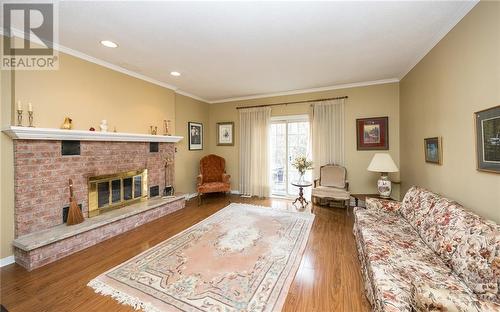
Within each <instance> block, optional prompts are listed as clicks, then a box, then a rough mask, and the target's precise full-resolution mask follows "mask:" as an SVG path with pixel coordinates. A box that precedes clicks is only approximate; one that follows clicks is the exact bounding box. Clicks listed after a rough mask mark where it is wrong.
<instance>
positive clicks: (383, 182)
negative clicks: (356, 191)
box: [377, 172, 392, 198]
mask: <svg viewBox="0 0 500 312" xmlns="http://www.w3.org/2000/svg"><path fill="white" fill-rule="evenodd" d="M377 190H378V193H379V195H380V197H382V198H390V197H391V192H392V183H391V180H389V177H388V176H387V172H382V174H381V175H380V179H378V181H377Z"/></svg>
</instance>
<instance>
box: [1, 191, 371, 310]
mask: <svg viewBox="0 0 500 312" xmlns="http://www.w3.org/2000/svg"><path fill="white" fill-rule="evenodd" d="M229 200H231V201H232V202H244V203H250V204H255V205H263V206H271V207H277V208H287V209H295V208H293V207H292V206H291V205H290V201H287V200H284V199H275V198H273V199H253V198H252V199H248V198H240V197H238V196H234V195H232V196H227V197H226V196H217V195H215V196H208V197H207V198H206V199H204V203H203V205H201V206H198V205H197V202H196V200H192V201H189V202H188V203H187V205H186V208H185V209H182V210H179V211H176V212H174V213H173V214H170V215H168V216H165V217H163V218H160V219H158V220H155V221H153V222H150V223H148V224H146V225H143V226H140V227H138V228H136V229H134V230H132V231H129V232H126V233H123V234H121V235H119V236H116V237H114V238H112V239H109V240H107V241H104V242H102V243H100V244H98V245H95V246H93V247H90V248H88V249H85V250H82V251H80V252H78V253H75V254H73V255H71V256H68V257H66V258H64V259H62V260H60V261H57V262H54V263H51V264H49V265H47V266H45V267H42V268H40V269H37V270H34V271H32V272H27V271H26V270H25V269H23V268H22V267H20V266H19V265H17V264H13V265H9V266H6V267H3V268H1V269H0V278H1V281H0V288H1V289H0V303H1V304H2V305H3V306H4V307H6V308H7V309H8V311H11V312H16V311H23V312H25V311H106V312H107V311H117V312H121V311H133V309H131V308H130V307H127V306H124V305H120V304H118V303H117V302H116V301H115V300H113V299H111V298H110V297H107V296H101V295H98V294H95V293H94V291H93V290H92V289H90V288H89V287H87V286H86V285H87V283H88V282H89V281H90V280H91V279H93V278H95V277H96V276H98V275H99V274H101V273H103V272H104V271H107V270H109V269H111V268H113V267H114V266H116V265H118V264H120V263H123V262H124V261H126V260H128V259H130V258H132V257H133V256H135V255H137V254H139V253H141V252H143V251H145V250H147V249H149V248H151V247H153V246H154V245H156V244H158V243H160V242H162V241H164V240H165V239H167V238H169V237H171V236H173V235H175V234H177V233H179V232H180V231H182V230H184V229H186V228H188V227H189V226H191V225H193V224H195V223H197V222H199V221H201V220H203V219H205V218H207V217H208V216H210V215H212V214H213V213H215V212H216V211H218V210H220V209H222V208H224V207H225V206H226V205H227V204H228V203H229ZM313 211H314V214H316V219H315V220H314V224H313V227H312V230H311V234H310V237H309V241H308V244H307V247H306V250H305V252H304V256H303V258H302V262H301V264H300V267H299V269H298V271H297V274H296V276H295V279H294V281H293V283H292V285H291V287H290V290H289V294H288V297H287V300H286V302H285V305H284V307H283V310H282V311H285V312H291V311H308V312H309V311H318V312H326V311H349V312H351V311H360V312H363V311H370V306H369V304H368V302H367V300H366V298H365V296H364V291H363V285H362V281H361V274H360V266H359V262H358V259H357V253H356V248H355V242H354V237H353V235H352V226H353V215H352V211H350V210H344V209H342V208H330V207H320V206H315V207H314V209H313Z"/></svg>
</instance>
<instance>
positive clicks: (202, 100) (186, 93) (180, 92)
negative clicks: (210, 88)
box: [175, 89, 210, 103]
mask: <svg viewBox="0 0 500 312" xmlns="http://www.w3.org/2000/svg"><path fill="white" fill-rule="evenodd" d="M175 93H178V94H181V95H184V96H187V97H190V98H192V99H195V100H198V101H201V102H205V103H210V101H208V100H205V99H204V98H201V97H199V96H196V95H194V94H191V93H188V92H186V91H182V90H179V89H178V90H175Z"/></svg>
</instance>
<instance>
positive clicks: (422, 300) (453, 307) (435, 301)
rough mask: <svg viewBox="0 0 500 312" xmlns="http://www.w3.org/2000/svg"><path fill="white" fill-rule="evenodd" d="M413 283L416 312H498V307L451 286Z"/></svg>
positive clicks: (499, 309) (413, 302)
mask: <svg viewBox="0 0 500 312" xmlns="http://www.w3.org/2000/svg"><path fill="white" fill-rule="evenodd" d="M443 286H444V285H434V283H423V282H414V283H413V287H412V292H411V294H412V306H413V308H414V310H415V311H417V312H429V311H471V312H480V311H481V312H494V311H496V312H498V311H500V305H498V304H496V303H494V302H490V301H482V300H478V299H476V298H474V297H473V296H470V295H469V294H468V293H463V292H461V291H458V290H456V289H454V288H453V286H452V285H449V286H448V287H443Z"/></svg>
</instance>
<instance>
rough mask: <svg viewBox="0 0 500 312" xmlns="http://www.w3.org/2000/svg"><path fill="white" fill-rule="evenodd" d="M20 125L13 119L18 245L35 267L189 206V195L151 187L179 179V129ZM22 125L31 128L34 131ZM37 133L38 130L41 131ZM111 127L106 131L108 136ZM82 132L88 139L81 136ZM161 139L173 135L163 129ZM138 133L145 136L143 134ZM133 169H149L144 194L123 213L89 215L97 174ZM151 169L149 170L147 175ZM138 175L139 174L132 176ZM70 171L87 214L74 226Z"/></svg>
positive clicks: (19, 254)
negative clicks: (151, 131)
mask: <svg viewBox="0 0 500 312" xmlns="http://www.w3.org/2000/svg"><path fill="white" fill-rule="evenodd" d="M16 128H19V127H11V128H10V129H11V132H9V131H5V132H6V133H7V134H9V135H10V136H11V137H13V138H14V139H15V140H14V173H15V185H14V190H15V218H14V219H15V237H16V239H15V241H14V249H15V257H16V262H18V263H19V264H21V265H23V266H24V267H26V268H27V269H28V270H31V269H34V268H36V267H39V266H42V265H44V264H47V263H50V262H52V261H55V260H57V259H59V258H62V257H64V256H66V255H68V254H70V253H73V252H76V251H78V250H81V249H84V248H86V247H89V246H90V245H92V244H96V243H98V242H100V241H102V240H104V239H107V238H110V237H111V236H113V235H117V234H119V233H121V232H123V231H126V230H129V229H131V228H133V227H135V226H138V225H140V224H144V223H146V222H149V221H152V220H153V219H156V218H158V217H161V216H162V215H165V214H167V213H171V212H173V211H175V210H178V209H180V208H182V207H184V198H183V197H171V198H168V200H167V199H164V198H163V199H162V198H160V197H159V196H156V197H155V196H150V195H151V194H149V193H150V192H149V190H150V189H156V190H158V189H160V190H163V189H164V188H165V186H166V185H172V184H173V182H174V181H173V178H174V175H173V174H174V171H173V161H172V160H174V159H175V157H174V156H175V155H174V151H175V144H174V142H175V140H177V141H178V140H179V139H181V138H180V137H173V138H174V139H172V140H171V141H172V142H161V140H160V137H159V136H149V135H137V136H134V135H132V134H125V135H122V136H120V134H100V133H95V134H94V133H89V132H88V131H79V133H76V131H75V132H74V131H70V132H71V133H70V132H68V131H63V130H58V129H31V130H30V129H16ZM16 131H17V132H16ZM22 131H28V132H27V133H28V134H24V133H23V132H22ZM29 131H31V132H29ZM44 131H45V132H51V133H52V132H53V133H55V135H49V136H48V139H45V138H44V137H43V135H41V134H40V133H39V132H42V133H43V132H44ZM32 133H35V134H36V135H35V137H33V134H32ZM68 134H70V135H72V137H69V138H70V139H71V142H72V146H71V148H70V150H71V152H68V149H67V147H65V142H67V140H65V139H67V138H68V137H67V136H68ZM103 135H104V136H105V137H102V136H103ZM46 136H47V135H46ZM54 136H55V137H56V138H59V137H58V136H60V138H61V139H60V140H57V139H53V137H54ZM89 137H90V138H89ZM78 138H83V139H84V140H81V141H79V140H76V139H78ZM161 139H162V140H164V141H165V140H167V139H166V138H163V137H161ZM137 140H144V141H145V142H144V141H139V142H136V141H137ZM153 140H158V141H160V142H153ZM75 143H77V144H75ZM75 147H77V148H75ZM65 148H66V150H65ZM167 160H169V161H170V162H169V163H170V166H169V168H168V170H167V171H165V163H166V161H167ZM127 172H129V173H130V172H140V173H141V177H143V178H144V177H146V179H147V184H146V185H147V186H148V187H146V188H144V189H142V190H141V191H142V193H141V194H140V196H139V197H140V198H139V197H138V198H137V199H138V200H136V201H134V200H133V201H131V203H130V204H132V205H130V206H128V207H125V208H126V209H125V208H124V209H120V210H123V211H124V212H123V213H120V212H116V211H115V210H113V212H112V213H111V212H109V214H108V212H104V213H100V214H99V213H97V214H95V213H94V214H91V215H98V216H96V217H93V218H90V219H88V217H89V186H91V184H90V183H89V181H91V179H90V178H92V177H102V176H107V175H115V174H118V175H120V174H122V173H127ZM145 172H146V173H147V175H146V176H144V175H143V174H144V173H145ZM137 176H138V175H132V182H134V179H135V177H137ZM70 178H71V179H72V180H73V187H74V191H75V192H74V194H75V197H76V200H77V202H78V204H79V205H80V206H81V209H82V212H83V214H84V216H85V221H84V222H83V223H81V224H78V225H73V226H66V225H65V224H63V211H64V209H65V207H67V206H68V205H69V185H68V180H69V179H70ZM110 181H113V180H110ZM118 181H119V182H118V183H121V186H123V183H128V180H123V179H122V180H118ZM124 181H125V182H124ZM165 182H166V183H165ZM111 183H115V182H110V186H111ZM115 184H117V183H115ZM110 191H112V189H110ZM122 192H123V191H122ZM145 193H146V194H145ZM156 193H157V192H155V193H154V194H152V195H156ZM119 196H120V198H121V199H123V198H124V196H126V194H124V193H120V195H119ZM151 197H155V198H156V199H154V198H151ZM110 199H112V198H111V195H110ZM132 199H134V198H132ZM153 199H154V200H153ZM148 201H151V203H148ZM120 206H125V205H120ZM104 208H106V207H104ZM110 210H111V209H110ZM102 211H107V210H106V209H102V210H101V212H102ZM107 214H108V215H107ZM110 233H111V235H110ZM59 238H60V239H59ZM89 240H90V242H91V244H90V245H89Z"/></svg>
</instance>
